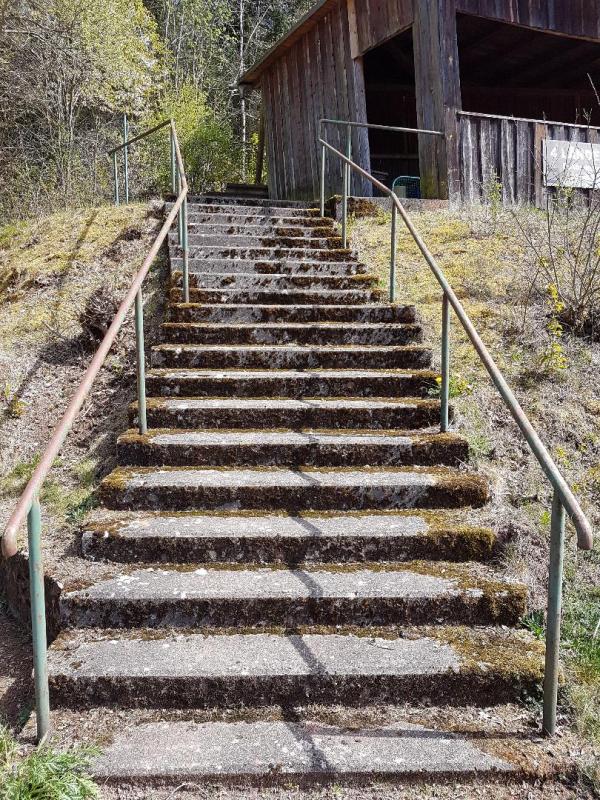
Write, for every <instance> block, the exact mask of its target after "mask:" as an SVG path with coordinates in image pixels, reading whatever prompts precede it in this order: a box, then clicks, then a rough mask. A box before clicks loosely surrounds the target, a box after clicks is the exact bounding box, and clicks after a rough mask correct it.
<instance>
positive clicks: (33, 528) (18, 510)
mask: <svg viewBox="0 0 600 800" xmlns="http://www.w3.org/2000/svg"><path fill="white" fill-rule="evenodd" d="M166 125H170V126H171V145H172V155H173V165H174V166H173V175H174V182H175V183H176V184H177V185H178V187H179V188H178V194H177V197H176V199H175V202H174V204H173V207H172V208H171V210H170V212H169V214H168V215H167V218H166V219H165V221H164V223H163V225H162V227H161V229H160V231H159V233H158V234H157V236H156V237H155V239H154V243H153V244H152V247H151V248H150V251H149V252H148V255H147V256H146V258H145V259H144V261H143V263H142V266H141V267H140V269H139V271H138V272H137V274H136V276H135V277H134V279H133V281H132V283H131V286H130V287H129V290H128V292H127V294H126V295H125V297H124V299H123V301H122V302H121V305H120V306H119V308H118V310H117V313H116V314H115V316H114V319H113V321H112V322H111V324H110V327H109V328H108V330H107V331H106V334H105V335H104V338H103V339H102V342H101V343H100V345H99V347H98V349H97V350H96V353H95V354H94V357H93V358H92V360H91V361H90V364H89V366H88V368H87V370H86V371H85V374H84V376H83V378H82V379H81V381H80V383H79V385H78V387H77V390H76V391H75V394H74V395H73V397H72V398H71V401H70V403H69V405H68V406H67V409H66V411H65V412H64V414H63V416H62V417H61V419H60V421H59V422H58V424H57V425H56V427H55V428H54V431H53V433H52V438H51V439H50V442H49V443H48V445H47V446H46V449H45V450H44V452H43V454H42V457H41V459H40V462H39V464H38V465H37V467H36V469H35V471H34V472H33V475H32V476H31V478H30V480H29V482H28V483H27V486H26V487H25V489H24V490H23V492H22V494H21V496H20V498H19V501H18V503H17V505H16V507H15V509H14V511H13V513H12V514H11V516H10V519H9V520H8V523H7V525H6V528H5V529H4V533H3V535H2V554H3V556H4V558H11V557H12V556H14V555H16V553H17V550H18V548H17V533H18V530H19V528H20V526H21V524H22V523H23V521H24V520H25V518H26V517H27V532H28V544H29V575H30V598H31V626H32V638H33V655H34V682H35V698H36V719H37V736H38V741H40V742H42V741H44V739H45V738H46V736H47V735H48V731H49V715H50V708H49V699H48V667H47V658H46V650H47V641H46V609H45V598H44V569H43V562H42V554H41V546H40V541H41V511H40V502H39V494H40V491H41V489H42V486H43V484H44V481H45V480H46V478H47V476H48V473H49V472H50V470H51V468H52V465H53V463H54V460H55V459H56V457H57V455H58V453H59V451H60V449H61V447H62V445H63V443H64V441H65V439H66V438H67V436H68V434H69V431H70V430H71V428H72V427H73V423H74V422H75V419H76V417H77V414H78V413H79V411H80V410H81V407H82V406H83V404H84V402H85V400H86V397H87V396H88V394H89V392H90V389H91V387H92V385H93V383H94V381H95V379H96V377H97V375H98V373H99V371H100V369H101V367H102V365H103V364H104V362H105V360H106V357H107V355H108V353H109V351H110V348H111V347H112V345H113V343H114V341H115V339H116V337H117V334H118V333H119V331H120V329H121V327H122V325H123V322H124V320H125V317H126V316H127V313H128V312H129V311H130V309H131V307H132V306H133V305H134V304H135V329H136V360H137V378H138V381H137V383H138V387H137V388H138V427H139V430H140V432H141V433H144V432H146V430H147V424H146V413H145V405H146V392H145V357H144V326H143V298H142V284H143V283H144V280H145V278H146V276H147V275H148V272H149V271H150V268H151V266H152V263H153V261H154V259H155V258H156V256H157V254H158V251H159V250H160V248H161V246H162V244H163V242H164V241H165V239H166V238H167V236H168V234H169V230H170V229H171V226H172V225H173V223H174V221H175V218H176V217H177V218H178V219H179V221H180V229H181V222H182V218H183V225H184V228H183V230H184V236H185V237H186V238H187V218H186V214H185V210H186V204H187V193H188V184H187V180H186V177H185V169H184V165H183V159H182V157H181V151H180V148H179V141H178V139H177V131H176V129H175V123H174V122H173V120H168V121H167V122H165V123H162V124H161V126H160V127H165V126H166ZM155 130H157V128H153V129H152V130H151V131H147V132H146V134H145V135H149V133H153V132H154V131H155ZM143 136H144V134H142V135H140V136H138V137H136V141H137V140H139V139H140V138H143ZM130 143H131V141H130V142H125V143H124V144H125V146H126V145H127V144H130Z"/></svg>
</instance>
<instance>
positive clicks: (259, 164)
mask: <svg viewBox="0 0 600 800" xmlns="http://www.w3.org/2000/svg"><path fill="white" fill-rule="evenodd" d="M264 160H265V111H264V108H263V107H262V106H261V108H260V117H259V122H258V148H257V153H256V174H255V176H254V183H262V174H263V164H264Z"/></svg>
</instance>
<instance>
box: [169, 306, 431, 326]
mask: <svg viewBox="0 0 600 800" xmlns="http://www.w3.org/2000/svg"><path fill="white" fill-rule="evenodd" d="M169 319H170V320H171V321H172V322H222V323H228V324H250V323H255V324H267V323H281V324H283V323H289V324H310V323H320V322H338V323H342V322H346V323H354V324H358V323H365V324H366V323H370V324H376V323H380V324H381V323H388V324H391V323H401V322H416V320H417V314H416V309H415V307H414V306H411V305H399V304H398V305H383V304H377V305H369V304H364V305H341V306H336V305H324V306H319V305H292V304H288V305H275V304H273V305H250V304H242V305H235V304H234V303H231V304H229V305H224V304H222V303H219V304H217V305H207V304H201V303H174V304H172V305H171V306H169Z"/></svg>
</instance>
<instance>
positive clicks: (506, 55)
mask: <svg viewBox="0 0 600 800" xmlns="http://www.w3.org/2000/svg"><path fill="white" fill-rule="evenodd" d="M457 31H458V52H459V63H460V79H461V94H462V107H463V110H464V111H473V112H477V113H479V114H499V115H502V116H514V117H525V118H527V119H540V120H541V119H547V120H552V121H556V122H567V123H579V124H584V125H586V124H588V123H589V124H594V125H597V124H598V123H599V122H600V106H599V104H598V100H597V99H596V96H595V93H594V89H593V87H592V85H591V83H590V79H589V77H588V73H589V74H590V75H591V77H592V80H593V81H594V84H595V86H596V87H597V88H598V90H599V91H600V44H598V42H590V41H585V40H582V39H574V38H569V37H565V36H560V35H556V34H551V33H543V32H541V31H536V30H532V29H531V28H521V27H519V26H517V25H507V24H506V23H503V22H496V21H494V20H489V19H482V18H481V17H473V16H470V15H465V14H459V15H458V17H457Z"/></svg>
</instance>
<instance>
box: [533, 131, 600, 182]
mask: <svg viewBox="0 0 600 800" xmlns="http://www.w3.org/2000/svg"><path fill="white" fill-rule="evenodd" d="M544 184H545V185H546V186H564V187H572V188H574V189H600V144H588V143H587V142H564V141H559V140H557V139H545V140H544Z"/></svg>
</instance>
